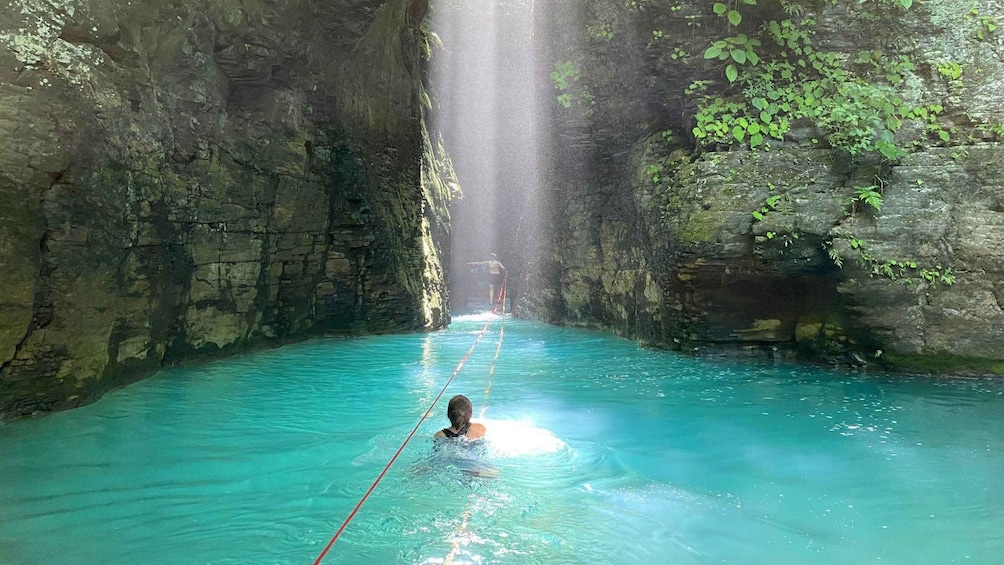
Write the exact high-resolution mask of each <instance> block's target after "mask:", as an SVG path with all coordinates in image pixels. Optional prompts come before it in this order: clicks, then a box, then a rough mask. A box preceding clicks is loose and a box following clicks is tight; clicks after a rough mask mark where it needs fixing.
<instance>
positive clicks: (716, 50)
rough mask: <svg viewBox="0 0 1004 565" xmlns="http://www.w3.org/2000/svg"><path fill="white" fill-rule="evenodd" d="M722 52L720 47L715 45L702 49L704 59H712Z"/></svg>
mask: <svg viewBox="0 0 1004 565" xmlns="http://www.w3.org/2000/svg"><path fill="white" fill-rule="evenodd" d="M721 52H722V48H721V47H719V46H717V45H712V46H711V47H708V48H707V49H706V50H705V51H704V58H705V59H714V58H716V57H718V55H719V54H720V53H721Z"/></svg>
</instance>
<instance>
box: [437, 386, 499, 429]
mask: <svg viewBox="0 0 1004 565" xmlns="http://www.w3.org/2000/svg"><path fill="white" fill-rule="evenodd" d="M473 415H474V406H473V405H472V404H471V401H470V400H468V399H467V397H466V396H464V395H462V394H458V395H456V396H454V397H453V398H451V399H450V404H449V405H448V406H447V407H446V416H447V417H448V418H449V419H450V427H448V428H443V429H441V430H439V431H438V432H436V434H435V435H434V436H433V437H434V438H436V439H439V438H459V437H463V438H465V439H468V440H475V439H481V438H483V437H485V432H487V431H488V430H486V429H485V426H484V424H479V423H477V422H471V417H472V416H473Z"/></svg>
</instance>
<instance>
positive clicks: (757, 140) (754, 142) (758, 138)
mask: <svg viewBox="0 0 1004 565" xmlns="http://www.w3.org/2000/svg"><path fill="white" fill-rule="evenodd" d="M762 144H763V136H762V135H760V134H759V133H755V134H753V135H751V136H750V147H751V148H756V147H757V146H759V145H762Z"/></svg>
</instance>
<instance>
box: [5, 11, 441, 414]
mask: <svg viewBox="0 0 1004 565" xmlns="http://www.w3.org/2000/svg"><path fill="white" fill-rule="evenodd" d="M425 10H426V5H425V4H424V2H423V1H422V0H418V1H416V2H413V1H411V0H388V1H378V0H336V1H333V2H311V1H294V2H277V1H271V0H253V1H250V2H241V3H234V2H228V1H223V0H218V1H217V0H179V1H167V2H160V1H157V2H154V1H146V0H134V1H132V2H119V1H110V0H79V1H75V0H43V1H42V2H34V1H28V0H15V1H14V2H11V3H8V4H5V5H4V7H2V8H0V195H2V199H3V201H4V203H5V204H4V206H3V207H2V208H0V280H2V283H3V284H2V286H3V292H2V293H0V416H12V415H19V414H28V413H32V412H35V411H45V410H53V409H60V408H65V407H72V406H76V405H79V404H82V403H85V402H88V401H90V400H93V399H94V398H96V397H97V396H98V395H100V394H101V393H102V392H104V391H106V390H108V389H109V388H111V387H113V386H115V385H117V384H120V383H122V382H125V381H127V380H131V379H135V378H138V377H140V376H143V375H146V374H149V373H150V372H152V371H153V370H155V369H156V368H157V367H159V366H161V365H162V364H163V363H164V362H172V361H176V360H180V359H184V358H189V357H192V356H199V355H211V354H217V353H220V352H226V351H233V350H237V349H240V348H243V347H246V346H249V345H252V344H256V343H262V342H268V341H277V340H282V339H286V338H291V337H296V336H302V335H309V334H316V333H320V332H327V331H336V332H349V331H351V332H382V331H391V330H408V329H417V328H423V327H439V326H442V325H443V324H445V322H446V321H447V318H448V313H447V308H446V305H445V296H444V291H443V284H442V281H443V273H442V268H441V266H440V265H441V263H440V258H439V255H440V248H439V245H440V242H441V241H442V239H443V238H444V237H445V235H446V230H447V226H446V224H445V221H446V220H445V212H444V210H445V205H446V203H445V198H446V192H445V190H444V187H443V183H442V180H441V179H440V177H439V175H440V167H439V164H441V163H442V162H443V161H445V159H442V158H439V157H437V155H436V154H435V152H434V150H433V144H432V143H431V142H430V140H429V136H428V134H427V132H426V131H425V127H424V121H423V116H422V113H423V107H422V103H421V88H422V86H421V68H420V67H421V62H420V55H419V45H420V37H419V34H420V25H421V20H422V18H423V17H424V13H425Z"/></svg>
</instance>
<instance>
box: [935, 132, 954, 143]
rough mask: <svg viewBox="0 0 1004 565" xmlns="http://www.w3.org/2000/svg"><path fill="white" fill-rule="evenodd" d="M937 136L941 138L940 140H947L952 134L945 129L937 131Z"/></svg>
mask: <svg viewBox="0 0 1004 565" xmlns="http://www.w3.org/2000/svg"><path fill="white" fill-rule="evenodd" d="M938 137H940V138H941V141H948V140H949V139H951V138H952V136H951V135H950V134H949V133H948V132H947V131H945V130H941V131H939V132H938Z"/></svg>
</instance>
